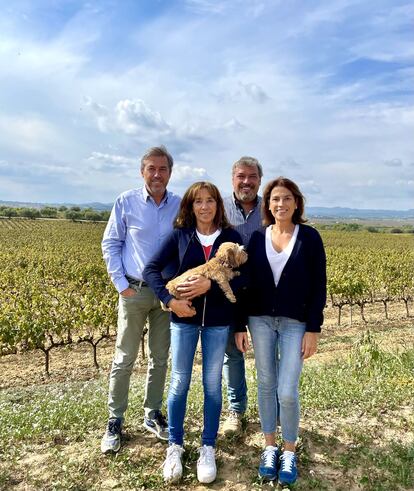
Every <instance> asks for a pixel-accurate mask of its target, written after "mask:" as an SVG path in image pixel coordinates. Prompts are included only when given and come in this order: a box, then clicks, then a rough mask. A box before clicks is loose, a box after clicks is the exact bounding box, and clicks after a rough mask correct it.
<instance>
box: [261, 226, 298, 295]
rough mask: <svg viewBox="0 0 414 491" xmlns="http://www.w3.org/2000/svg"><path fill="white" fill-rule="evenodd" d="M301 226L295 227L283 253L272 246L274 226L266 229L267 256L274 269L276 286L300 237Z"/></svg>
mask: <svg viewBox="0 0 414 491" xmlns="http://www.w3.org/2000/svg"><path fill="white" fill-rule="evenodd" d="M298 231H299V225H295V230H294V231H293V234H292V238H291V239H290V241H289V244H288V245H287V246H286V247H285V248H284V249H283V251H281V252H277V251H276V250H275V249H274V247H273V244H272V225H269V226H268V227H267V229H266V256H267V260H268V261H269V264H270V267H271V268H272V273H273V278H274V280H275V285H276V286H277V284H278V283H279V280H280V276H281V275H282V271H283V268H284V267H285V266H286V263H287V262H288V259H289V257H290V255H291V254H292V250H293V247H294V245H295V242H296V237H297V236H298Z"/></svg>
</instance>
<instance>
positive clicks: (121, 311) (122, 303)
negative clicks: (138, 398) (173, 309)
mask: <svg viewBox="0 0 414 491" xmlns="http://www.w3.org/2000/svg"><path fill="white" fill-rule="evenodd" d="M134 289H135V288H134ZM136 290H137V292H136V295H134V296H132V297H123V296H122V295H120V296H119V307H118V332H117V337H116V346H115V355H114V360H113V362H112V369H111V373H110V376H109V396H108V408H109V417H110V418H121V419H123V418H124V413H125V411H126V408H127V406H128V392H129V382H130V377H131V373H132V369H133V367H134V363H135V360H136V359H137V355H138V349H139V345H140V341H141V335H142V331H143V329H144V326H145V322H146V320H147V319H148V323H149V328H148V334H147V335H148V370H147V380H146V385H145V396H144V411H145V415H146V416H147V417H148V416H153V413H154V411H155V410H159V409H161V405H162V397H163V393H164V387H165V378H166V374H167V367H168V355H169V347H170V329H169V327H170V318H169V313H168V312H164V311H163V310H162V309H161V307H160V302H159V300H158V298H157V297H156V296H155V295H154V293H153V291H152V290H151V289H150V288H149V287H146V286H143V287H141V288H140V289H139V288H137V289H136Z"/></svg>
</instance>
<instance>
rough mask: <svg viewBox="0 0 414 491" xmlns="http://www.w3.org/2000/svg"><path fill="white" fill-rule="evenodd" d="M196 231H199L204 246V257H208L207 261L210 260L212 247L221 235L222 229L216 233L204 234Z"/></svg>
mask: <svg viewBox="0 0 414 491" xmlns="http://www.w3.org/2000/svg"><path fill="white" fill-rule="evenodd" d="M196 233H197V237H198V240H199V241H200V243H201V245H202V246H203V251H204V257H205V258H206V261H208V259H209V257H210V253H211V248H212V247H213V244H214V241H215V240H216V239H217V237H218V236H219V235H220V233H221V229H218V230H216V231H215V232H214V234H211V235H203V234H201V233H200V232H199V231H198V230H196Z"/></svg>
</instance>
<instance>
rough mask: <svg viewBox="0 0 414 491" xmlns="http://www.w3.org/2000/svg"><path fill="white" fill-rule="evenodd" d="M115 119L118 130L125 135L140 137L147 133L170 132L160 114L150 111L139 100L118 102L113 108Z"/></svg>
mask: <svg viewBox="0 0 414 491" xmlns="http://www.w3.org/2000/svg"><path fill="white" fill-rule="evenodd" d="M115 118H116V123H117V126H118V128H119V129H120V130H121V131H123V132H125V133H126V134H127V135H140V134H141V133H143V132H144V133H145V132H147V131H157V132H159V133H161V134H167V133H169V132H170V131H171V128H170V126H169V124H168V123H167V122H166V121H164V119H163V118H162V116H161V114H160V113H159V112H157V111H153V110H152V109H150V108H149V107H148V106H147V105H146V104H145V102H144V101H142V100H140V99H137V100H134V101H131V100H128V99H126V100H123V101H119V102H118V104H117V105H116V108H115Z"/></svg>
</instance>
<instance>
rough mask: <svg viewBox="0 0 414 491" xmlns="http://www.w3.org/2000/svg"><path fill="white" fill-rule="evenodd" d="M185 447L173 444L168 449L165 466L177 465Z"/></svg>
mask: <svg viewBox="0 0 414 491" xmlns="http://www.w3.org/2000/svg"><path fill="white" fill-rule="evenodd" d="M183 452H184V449H183V448H182V447H180V446H179V445H171V446H169V447H168V450H167V458H166V459H165V462H164V464H163V467H165V466H166V465H171V466H172V467H175V466H176V465H177V463H178V462H179V461H180V460H181V455H182V454H183Z"/></svg>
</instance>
